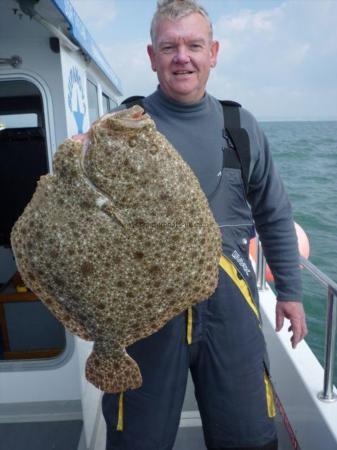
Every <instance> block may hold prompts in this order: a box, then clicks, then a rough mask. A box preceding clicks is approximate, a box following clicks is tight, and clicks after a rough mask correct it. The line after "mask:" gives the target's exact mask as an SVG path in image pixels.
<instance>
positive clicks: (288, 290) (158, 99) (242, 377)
mask: <svg viewBox="0 0 337 450" xmlns="http://www.w3.org/2000/svg"><path fill="white" fill-rule="evenodd" d="M158 3H159V4H158V9H157V11H156V13H155V16H154V18H153V21H152V27H151V38H152V45H149V46H148V54H149V57H150V60H151V66H152V70H154V71H155V72H156V73H157V76H158V80H159V87H158V89H157V91H156V92H154V93H153V94H152V95H150V96H149V97H147V98H145V99H144V108H145V110H146V111H147V112H148V113H149V114H150V115H151V116H152V118H153V119H154V121H155V122H156V125H157V128H158V130H159V131H161V132H162V133H163V134H164V135H165V136H166V137H167V138H168V139H169V140H170V141H171V143H172V144H173V145H174V146H175V148H176V149H177V150H178V151H179V152H180V153H181V155H182V157H183V158H184V159H185V160H186V161H187V162H188V164H189V165H190V166H191V167H192V169H193V170H194V172H195V174H196V175H197V177H198V178H199V181H200V184H201V187H202V188H203V190H204V192H205V194H206V195H207V197H208V200H209V204H210V207H211V209H212V211H213V213H214V216H215V218H216V220H217V222H218V223H219V226H220V228H221V232H222V236H223V252H224V256H223V258H222V259H221V263H220V274H219V285H218V288H217V290H216V291H215V293H214V294H213V295H212V297H211V298H210V299H208V300H205V301H204V302H202V303H200V304H199V305H197V306H195V307H193V312H192V314H191V312H190V313H189V314H187V315H186V314H182V315H179V316H178V317H176V318H174V319H173V320H171V321H170V322H169V323H168V324H167V325H166V326H164V327H163V328H162V329H161V330H160V331H159V332H157V333H155V334H154V335H152V336H149V337H148V338H146V339H143V340H141V341H139V342H137V343H135V344H134V345H132V346H131V347H129V349H128V352H129V354H130V355H131V356H132V357H133V358H134V359H135V360H136V361H137V363H138V364H139V366H140V369H141V372H142V375H143V386H142V387H141V388H140V389H136V390H134V391H127V392H126V393H124V430H123V431H118V430H117V421H118V414H120V412H121V410H120V406H121V397H120V396H119V395H110V394H105V395H104V398H103V412H104V416H105V419H106V422H107V430H108V433H107V449H108V450H112V449H123V450H171V449H172V447H173V445H174V441H175V437H176V433H177V429H178V425H179V419H180V413H181V408H182V404H183V400H184V393H185V388H186V382H187V374H188V370H191V374H192V378H193V381H194V384H195V394H196V399H197V401H198V406H199V410H200V415H201V419H202V424H203V430H204V435H205V442H206V446H207V448H208V449H210V450H215V449H217V450H220V449H251V450H252V449H255V450H256V449H260V450H262V449H264V450H272V449H276V448H277V437H276V432H275V428H274V424H273V418H272V417H273V416H274V415H275V412H274V406H273V402H272V396H271V387H270V382H269V378H268V368H267V365H266V363H265V353H266V352H265V343H264V339H263V335H262V332H261V327H260V322H259V311H258V295H257V290H256V281H255V278H254V274H253V270H252V267H251V264H250V262H249V257H248V243H249V239H250V237H251V233H252V228H253V223H254V225H255V227H256V228H257V231H258V233H259V235H260V238H261V240H262V243H263V246H264V250H265V254H266V256H267V259H268V262H269V264H270V266H271V268H272V270H273V272H274V276H275V281H276V288H277V292H278V302H277V308H276V329H277V330H280V329H281V328H282V326H283V320H284V318H285V317H286V318H288V319H290V322H291V329H292V337H291V340H292V345H293V347H296V345H297V344H298V342H299V341H300V340H301V339H302V338H303V337H304V336H305V335H306V333H307V329H306V323H305V315H304V311H303V307H302V304H301V303H300V302H299V299H300V296H301V283H300V276H299V267H298V262H299V261H298V252H297V243H296V236H295V232H294V226H293V220H292V214H291V208H290V205H289V202H288V199H287V196H286V194H285V192H284V189H283V185H282V183H281V181H280V179H279V177H278V175H277V173H276V171H275V168H274V166H273V163H272V160H271V155H270V152H269V149H268V144H267V141H266V138H265V136H264V134H263V132H262V131H261V129H260V128H259V126H258V125H257V123H256V121H255V119H254V118H253V117H252V116H251V115H250V114H249V113H248V112H247V111H246V110H244V109H242V108H240V120H241V126H242V127H244V128H245V129H246V130H247V132H248V135H249V139H250V147H251V164H250V178H249V190H248V194H247V199H248V202H249V204H250V206H248V204H247V199H246V196H245V190H244V186H243V183H242V177H241V170H240V168H231V167H229V168H228V167H223V165H222V161H223V154H222V153H223V152H222V151H221V150H222V149H223V151H224V152H229V151H231V149H230V148H229V147H228V145H227V141H226V137H224V136H223V128H224V123H223V121H224V119H223V113H222V107H221V105H220V103H219V102H218V101H217V100H216V99H215V98H214V97H212V96H211V95H209V94H208V93H207V92H206V83H207V80H208V76H209V72H210V69H211V68H212V67H214V66H215V65H216V62H217V55H218V50H219V43H218V42H217V41H214V40H213V38H212V26H211V23H210V20H209V18H208V16H207V13H206V12H205V10H204V9H203V8H201V7H200V6H198V5H197V4H196V3H195V2H194V1H193V0H186V1H178V0H164V1H161V2H158ZM225 154H226V153H225ZM253 221H254V222H253ZM238 258H239V259H240V260H241V266H240V265H239V264H238ZM242 267H243V268H244V270H242ZM186 317H188V324H189V326H186V322H187V319H186ZM191 327H192V331H190V330H191ZM186 328H187V329H188V330H189V331H188V333H187V334H188V336H187V338H186ZM187 450H193V449H187Z"/></svg>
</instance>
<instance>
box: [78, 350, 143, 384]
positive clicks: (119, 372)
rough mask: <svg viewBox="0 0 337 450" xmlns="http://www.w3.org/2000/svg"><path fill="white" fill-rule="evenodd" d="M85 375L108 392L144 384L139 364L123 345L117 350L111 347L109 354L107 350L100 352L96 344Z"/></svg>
mask: <svg viewBox="0 0 337 450" xmlns="http://www.w3.org/2000/svg"><path fill="white" fill-rule="evenodd" d="M85 375H86V378H87V380H88V381H89V382H90V383H92V384H93V385H94V386H96V387H97V388H98V389H100V390H102V391H104V392H107V393H117V392H124V391H126V390H127V389H136V388H138V387H140V386H141V385H142V376H141V374H140V370H139V367H138V364H137V363H136V362H135V361H134V360H133V359H132V358H131V357H130V356H129V355H128V354H127V353H126V351H125V349H123V348H122V347H121V348H120V351H117V352H116V351H115V349H111V354H110V355H109V354H108V355H107V353H106V351H105V352H104V353H102V352H99V350H98V348H96V344H95V346H94V350H93V352H92V353H91V355H90V356H89V358H88V360H87V363H86V369H85Z"/></svg>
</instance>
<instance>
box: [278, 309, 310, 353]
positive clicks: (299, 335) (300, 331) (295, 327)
mask: <svg viewBox="0 0 337 450" xmlns="http://www.w3.org/2000/svg"><path fill="white" fill-rule="evenodd" d="M285 318H286V319H289V320H290V327H289V328H288V331H292V332H293V334H292V336H291V338H290V340H291V345H292V347H293V348H295V347H296V345H297V344H298V343H299V342H300V341H301V340H302V339H303V338H304V337H305V336H306V335H307V333H308V328H307V324H306V320H305V312H304V308H303V305H302V303H300V302H282V301H278V302H277V303H276V331H280V330H281V329H282V327H283V323H284V319H285Z"/></svg>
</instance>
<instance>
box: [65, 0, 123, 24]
mask: <svg viewBox="0 0 337 450" xmlns="http://www.w3.org/2000/svg"><path fill="white" fill-rule="evenodd" d="M71 3H72V5H73V6H74V8H75V10H76V12H77V13H78V15H79V16H80V18H81V19H82V21H83V22H84V23H85V24H89V28H90V29H93V30H94V29H97V30H98V29H101V28H102V27H106V26H111V23H112V22H113V21H114V20H115V18H116V16H117V9H116V2H115V0H71Z"/></svg>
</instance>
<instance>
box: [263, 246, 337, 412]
mask: <svg viewBox="0 0 337 450" xmlns="http://www.w3.org/2000/svg"><path fill="white" fill-rule="evenodd" d="M256 245H257V258H256V278H257V286H258V289H259V290H265V289H266V259H265V257H264V255H263V250H262V246H261V242H260V240H259V239H258V238H257V239H256ZM300 264H301V266H303V267H304V268H305V269H306V270H308V272H309V273H310V274H311V275H312V276H313V277H314V278H316V279H317V280H318V281H319V282H320V283H321V284H322V285H323V286H324V287H325V288H326V289H327V312H326V326H325V349H324V380H323V390H322V391H321V392H319V393H318V394H317V396H318V398H319V399H320V400H322V401H324V402H329V403H330V402H335V401H336V400H337V395H336V394H335V393H334V391H333V372H334V354H335V343H336V329H337V283H335V282H334V281H333V280H331V279H330V278H329V277H328V276H327V275H326V274H325V273H323V272H322V271H321V270H319V269H318V268H317V267H316V266H315V265H314V264H312V262H310V261H308V260H307V259H305V258H303V256H300Z"/></svg>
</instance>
